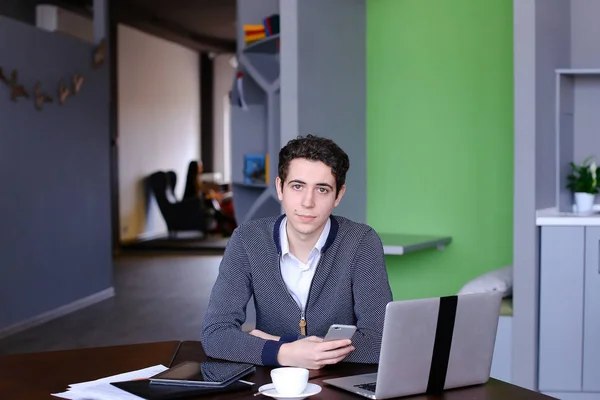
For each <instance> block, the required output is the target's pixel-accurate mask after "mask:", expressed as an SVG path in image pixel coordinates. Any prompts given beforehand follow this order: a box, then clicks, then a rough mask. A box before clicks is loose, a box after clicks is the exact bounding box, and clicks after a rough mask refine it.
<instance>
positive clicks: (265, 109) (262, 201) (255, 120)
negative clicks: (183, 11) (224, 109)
mask: <svg viewBox="0 0 600 400" xmlns="http://www.w3.org/2000/svg"><path fill="white" fill-rule="evenodd" d="M271 11H272V12H270V13H265V14H264V16H265V17H266V16H267V15H270V14H275V13H277V12H278V10H275V9H274V10H271ZM242 19H244V20H246V21H248V22H247V23H251V22H250V21H251V20H252V18H251V17H250V16H245V17H242ZM252 21H253V22H252V23H259V21H260V19H255V20H252ZM238 29H242V28H241V26H240V27H238ZM279 46H280V35H279V34H276V35H272V36H269V37H266V38H265V39H262V40H260V41H257V42H254V43H251V44H248V45H245V44H244V45H242V46H241V47H240V48H239V50H238V71H237V72H238V73H241V74H242V78H241V79H242V93H241V94H240V92H239V90H238V86H237V73H236V77H235V79H234V82H233V85H232V92H231V164H232V182H233V183H232V191H233V203H234V209H235V217H236V220H237V223H238V224H241V223H244V222H246V221H249V220H252V219H256V218H261V217H266V216H274V215H279V214H280V213H281V205H280V203H279V200H278V199H277V192H276V190H275V184H274V181H275V177H276V176H277V161H278V154H279V149H280V146H281V143H280V142H281V141H280V130H281V128H280V125H281V112H280V108H281V104H280V97H281V96H280V79H279V75H280V56H279ZM240 95H242V96H243V99H244V102H245V103H246V105H247V107H245V108H243V107H241V106H240V102H239V100H240ZM246 154H266V155H268V157H269V161H268V171H266V175H267V183H258V184H252V183H247V182H245V181H244V156H245V155H246Z"/></svg>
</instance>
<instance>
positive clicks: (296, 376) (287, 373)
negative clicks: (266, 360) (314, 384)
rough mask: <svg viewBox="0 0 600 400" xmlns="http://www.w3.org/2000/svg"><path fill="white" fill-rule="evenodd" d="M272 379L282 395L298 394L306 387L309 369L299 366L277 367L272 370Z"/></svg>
mask: <svg viewBox="0 0 600 400" xmlns="http://www.w3.org/2000/svg"><path fill="white" fill-rule="evenodd" d="M271 380H272V381H273V384H274V385H275V389H276V390H277V393H279V394H280V395H283V396H296V395H299V394H300V393H302V392H304V389H306V385H307V384H308V370H307V369H306V368H297V367H281V368H275V369H273V370H271Z"/></svg>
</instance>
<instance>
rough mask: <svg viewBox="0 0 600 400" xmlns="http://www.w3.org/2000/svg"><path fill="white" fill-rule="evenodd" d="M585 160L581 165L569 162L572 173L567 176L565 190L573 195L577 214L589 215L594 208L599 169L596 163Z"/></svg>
mask: <svg viewBox="0 0 600 400" xmlns="http://www.w3.org/2000/svg"><path fill="white" fill-rule="evenodd" d="M592 158H593V157H592V156H590V157H588V158H586V159H585V160H584V161H583V163H581V165H576V164H575V163H573V162H570V163H569V164H570V165H571V168H572V169H573V171H572V172H571V173H570V174H569V175H568V176H567V181H568V182H569V183H568V184H567V188H568V189H570V190H571V191H572V192H573V193H574V194H575V205H576V207H577V212H578V213H582V214H585V213H590V212H592V209H593V206H594V200H595V197H596V193H598V186H599V185H598V179H597V176H598V174H599V172H600V171H599V170H600V167H598V166H596V162H595V161H592V162H591V163H590V160H591V159H592Z"/></svg>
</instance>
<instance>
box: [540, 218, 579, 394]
mask: <svg viewBox="0 0 600 400" xmlns="http://www.w3.org/2000/svg"><path fill="white" fill-rule="evenodd" d="M540 239H541V240H540V242H541V250H542V251H541V258H540V337H539V368H538V373H539V381H538V389H539V390H540V391H544V392H545V391H557V392H561V391H581V374H582V372H581V370H582V364H583V362H582V348H583V280H584V274H583V272H584V263H585V260H584V254H585V240H584V239H585V227H583V226H576V227H573V226H567V227H562V226H561V227H555V226H550V227H543V228H542V232H541V238H540Z"/></svg>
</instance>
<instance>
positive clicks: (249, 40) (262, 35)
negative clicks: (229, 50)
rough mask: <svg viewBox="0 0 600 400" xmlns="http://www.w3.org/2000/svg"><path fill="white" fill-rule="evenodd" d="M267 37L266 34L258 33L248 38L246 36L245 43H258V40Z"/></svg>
mask: <svg viewBox="0 0 600 400" xmlns="http://www.w3.org/2000/svg"><path fill="white" fill-rule="evenodd" d="M266 37H267V36H266V35H265V34H264V33H256V34H254V35H246V36H244V42H246V43H249V42H256V41H257V40H262V39H264V38H266Z"/></svg>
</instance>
